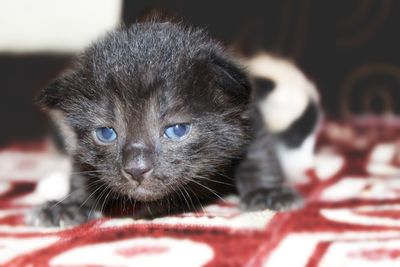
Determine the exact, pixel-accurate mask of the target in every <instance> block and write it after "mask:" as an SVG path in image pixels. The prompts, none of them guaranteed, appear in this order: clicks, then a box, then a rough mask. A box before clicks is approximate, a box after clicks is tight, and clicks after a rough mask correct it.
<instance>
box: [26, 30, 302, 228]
mask: <svg viewBox="0 0 400 267" xmlns="http://www.w3.org/2000/svg"><path fill="white" fill-rule="evenodd" d="M249 101H250V85H249V82H248V80H247V77H246V75H245V74H244V72H243V71H242V70H241V69H240V68H239V67H238V66H237V64H236V63H235V62H234V61H233V59H232V58H231V57H230V56H229V55H228V54H227V53H226V52H225V51H224V50H223V49H222V47H221V46H220V45H219V44H217V43H216V42H215V41H213V40H212V39H210V38H209V37H208V36H207V35H206V34H205V33H204V32H203V31H201V30H196V29H190V28H186V27H184V26H182V25H180V24H174V23H169V22H163V23H162V22H144V23H137V24H135V25H133V26H131V27H130V28H128V29H121V30H118V31H115V32H112V33H111V34H109V35H108V36H107V37H106V38H105V39H103V40H102V41H100V42H98V43H96V44H94V45H93V46H92V47H90V48H89V49H87V50H86V51H85V52H84V53H83V54H82V55H81V56H80V57H79V58H78V59H77V62H76V63H75V65H74V66H73V67H72V68H71V69H70V70H69V71H68V72H66V73H65V74H64V75H63V76H62V77H60V78H59V79H57V80H56V81H55V82H54V83H53V84H51V85H50V86H49V87H48V88H46V89H44V90H43V91H42V92H41V94H40V96H39V103H40V105H41V107H42V108H43V109H44V110H45V111H46V112H47V113H48V114H49V115H50V117H52V118H53V121H54V123H55V124H56V125H57V126H58V129H59V130H60V133H61V136H62V140H64V144H65V148H66V152H67V153H68V154H69V155H70V156H71V157H72V159H73V163H74V172H73V174H72V177H71V195H70V196H69V197H68V198H67V199H66V200H64V201H62V202H61V203H59V204H57V205H55V204H54V203H46V204H45V205H44V206H42V207H40V208H38V209H36V210H35V211H34V213H33V214H32V216H30V219H29V220H30V221H31V223H34V224H37V225H73V224H78V223H82V222H85V221H87V220H88V219H91V218H93V217H97V216H99V215H100V213H99V212H103V211H104V209H108V210H111V211H110V212H114V211H115V207H119V208H120V209H122V212H125V213H129V214H130V213H132V214H133V215H134V216H136V217H147V216H158V215H162V214H166V213H169V212H173V211H177V210H178V211H180V210H185V209H186V208H187V209H191V208H195V206H196V205H197V204H198V203H202V202H204V201H207V199H210V198H213V197H214V196H215V195H217V194H221V193H224V192H225V191H227V190H228V187H229V184H232V183H233V181H232V180H231V178H230V177H233V176H234V170H235V168H236V167H237V166H238V162H239V161H240V160H241V161H240V163H239V168H238V171H237V179H236V184H237V189H238V191H239V193H240V195H241V196H242V197H243V201H244V203H245V204H246V205H247V207H248V208H250V209H254V208H272V209H281V208H286V207H287V206H290V205H291V204H292V203H293V201H294V200H296V199H297V195H296V194H295V193H294V192H293V191H291V190H289V189H283V188H282V186H281V183H282V175H281V172H280V168H279V164H278V162H277V161H276V157H275V152H274V149H273V143H271V142H273V141H272V137H271V136H269V135H268V133H267V132H266V131H265V129H264V128H263V127H259V128H257V125H261V124H259V123H257V121H258V120H259V118H257V112H256V111H252V109H251V108H250V103H249ZM252 114H254V115H252ZM254 138H255V139H254ZM251 140H253V141H252V143H251V145H250V146H249V147H248V144H249V142H250V141H251ZM247 147H248V148H247ZM248 149H249V150H248ZM246 150H248V151H249V153H248V154H247V155H245V153H246ZM113 204H116V205H113ZM92 211H98V212H92ZM119 212H121V211H119Z"/></svg>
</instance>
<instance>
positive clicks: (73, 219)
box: [25, 201, 101, 228]
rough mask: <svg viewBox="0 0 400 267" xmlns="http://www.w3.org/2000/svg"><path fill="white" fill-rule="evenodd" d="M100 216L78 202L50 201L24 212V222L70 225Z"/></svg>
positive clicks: (39, 224)
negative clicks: (26, 212)
mask: <svg viewBox="0 0 400 267" xmlns="http://www.w3.org/2000/svg"><path fill="white" fill-rule="evenodd" d="M99 217H101V213H100V212H97V211H92V210H91V209H89V208H88V207H86V206H82V205H81V204H80V203H75V202H73V203H70V202H68V203H62V202H60V203H58V202H57V201H50V202H46V203H44V204H42V205H41V206H38V207H35V208H33V209H32V210H30V211H29V212H28V214H26V217H25V222H26V223H27V224H29V225H32V226H41V227H63V228H64V227H71V226H75V225H79V224H82V223H85V222H87V221H89V220H92V219H96V218H99Z"/></svg>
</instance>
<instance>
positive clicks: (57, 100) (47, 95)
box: [36, 80, 64, 110]
mask: <svg viewBox="0 0 400 267" xmlns="http://www.w3.org/2000/svg"><path fill="white" fill-rule="evenodd" d="M63 91H64V89H63V86H62V83H61V81H60V80H55V81H53V82H52V83H50V85H48V86H47V87H46V88H44V89H42V90H41V91H40V92H39V95H38V96H37V97H36V103H37V104H38V106H39V107H40V108H41V109H45V110H46V109H59V107H60V104H61V102H62V100H63V98H64V97H63Z"/></svg>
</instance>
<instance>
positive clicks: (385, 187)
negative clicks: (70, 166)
mask: <svg viewBox="0 0 400 267" xmlns="http://www.w3.org/2000/svg"><path fill="white" fill-rule="evenodd" d="M399 134H400V121H398V120H395V119H391V118H386V119H374V118H368V119H360V120H357V121H354V122H353V123H352V124H351V126H350V125H349V124H339V123H335V122H328V123H325V125H324V127H323V129H322V132H321V134H320V138H319V144H318V153H317V158H316V165H315V168H314V169H312V170H309V171H308V176H309V183H307V184H303V185H299V189H300V190H301V191H302V192H303V194H304V195H305V196H306V197H307V200H308V201H307V204H306V205H305V207H304V208H302V209H300V210H298V211H294V212H288V213H278V214H275V213H273V212H270V211H263V212H252V213H243V212H240V210H239V209H238V207H237V198H235V197H233V196H232V197H228V198H227V199H226V201H225V202H220V203H215V204H213V205H210V206H207V207H205V208H204V210H201V211H199V212H197V213H191V214H182V215H179V216H173V217H165V218H158V219H154V220H151V221H146V220H136V221H134V220H132V219H100V220H97V221H93V222H89V223H87V224H85V225H81V226H78V227H75V228H70V229H58V228H34V227H30V226H26V225H24V223H23V222H24V213H25V212H26V211H27V210H28V209H29V208H30V207H31V206H32V205H36V204H39V203H41V202H43V201H44V200H45V198H46V197H48V196H49V195H53V196H56V195H57V194H62V193H65V187H66V184H65V180H63V177H62V175H63V173H64V172H66V169H67V165H66V162H65V161H63V160H62V159H60V158H58V157H55V156H54V155H53V154H51V153H50V152H49V151H48V150H47V149H46V147H45V146H43V145H40V144H39V145H16V146H9V147H6V148H4V149H2V150H1V151H0V266H5V267H9V266H12V267H18V266H57V267H67V266H68V267H71V266H113V267H115V266H268V267H270V266H279V267H281V266H292V267H297V266H299V267H300V266H307V267H314V266H324V267H325V266H335V267H337V266H399V264H400V221H399V220H398V219H399V218H400V177H399V176H400V139H399V138H398V136H399ZM52 175H53V176H57V175H58V176H57V177H59V182H58V183H56V184H53V187H52V189H51V190H50V191H46V190H48V189H45V188H43V187H41V186H37V181H38V180H39V179H41V178H43V177H49V176H52ZM63 181H64V182H63ZM45 195H47V196H46V197H45Z"/></svg>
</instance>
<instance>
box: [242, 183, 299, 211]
mask: <svg viewBox="0 0 400 267" xmlns="http://www.w3.org/2000/svg"><path fill="white" fill-rule="evenodd" d="M242 204H243V205H244V208H245V209H246V210H253V211H254V210H264V209H270V210H275V211H286V210H294V209H298V208H301V207H302V206H303V198H302V197H301V196H300V194H299V193H298V192H297V191H296V190H294V189H292V188H290V187H277V188H261V189H257V190H254V191H252V192H250V193H248V194H247V195H246V196H245V197H243V198H242Z"/></svg>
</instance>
